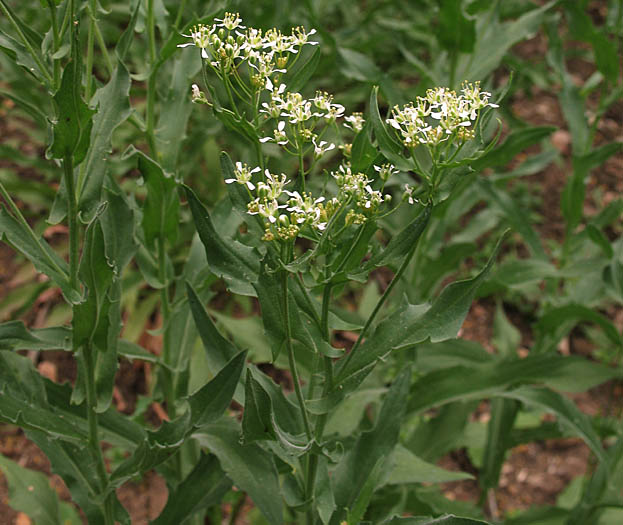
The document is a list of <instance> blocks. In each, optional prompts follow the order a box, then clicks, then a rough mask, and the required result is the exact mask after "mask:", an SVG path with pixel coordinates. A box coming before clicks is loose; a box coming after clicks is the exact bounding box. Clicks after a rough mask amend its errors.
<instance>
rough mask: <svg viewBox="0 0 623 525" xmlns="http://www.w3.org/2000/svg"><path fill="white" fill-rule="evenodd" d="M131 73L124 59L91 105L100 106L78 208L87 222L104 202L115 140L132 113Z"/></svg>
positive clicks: (87, 156)
mask: <svg viewBox="0 0 623 525" xmlns="http://www.w3.org/2000/svg"><path fill="white" fill-rule="evenodd" d="M129 94H130V75H129V73H128V70H127V69H126V67H125V66H124V65H123V63H122V62H118V63H117V66H116V67H115V70H114V71H113V74H112V77H111V78H110V80H109V81H108V84H106V85H105V86H103V87H101V88H99V89H98V90H97V91H96V92H95V95H94V96H93V99H92V101H91V104H92V105H93V106H94V107H95V108H97V114H96V115H95V116H94V117H93V128H92V130H91V138H90V146H89V150H88V152H87V154H86V159H85V161H86V164H85V168H84V173H85V175H86V177H85V180H84V184H83V186H82V188H81V191H80V193H79V197H78V209H79V210H80V213H81V218H82V220H83V221H84V222H89V221H91V220H92V218H93V215H94V213H95V211H96V210H97V208H98V206H99V205H100V200H101V192H102V185H103V183H104V177H105V176H106V172H107V170H108V166H109V161H110V158H109V157H110V154H111V153H112V144H111V139H112V135H113V132H114V131H115V129H116V128H117V127H118V126H119V125H120V124H121V123H123V122H124V121H125V120H126V119H127V118H128V117H129V116H130V114H131V112H132V110H131V108H130V100H129Z"/></svg>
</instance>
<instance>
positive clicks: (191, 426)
mask: <svg viewBox="0 0 623 525" xmlns="http://www.w3.org/2000/svg"><path fill="white" fill-rule="evenodd" d="M245 357H246V353H245V352H240V353H239V354H238V355H237V356H235V357H234V358H232V359H231V361H230V362H229V363H228V364H227V365H226V366H225V367H224V368H223V369H222V370H221V371H220V372H219V373H218V374H216V376H215V377H214V378H213V379H212V380H211V381H209V382H208V383H207V384H206V385H205V386H203V387H202V388H200V389H199V390H198V391H197V392H195V393H194V394H193V395H191V396H190V397H188V399H187V401H188V404H189V407H190V409H189V410H188V411H187V412H185V413H184V414H183V415H182V416H180V417H179V418H177V419H175V420H173V421H171V422H164V423H163V424H162V426H161V427H160V428H159V429H158V430H155V431H153V432H148V433H147V436H146V437H145V439H144V440H143V441H142V442H141V443H140V444H139V446H138V447H137V448H136V450H135V451H134V452H133V454H132V456H131V457H129V458H128V459H126V460H125V461H124V462H123V463H122V464H121V465H119V467H117V469H116V470H115V471H114V472H113V473H112V475H111V477H110V482H111V483H112V484H113V485H114V486H120V485H121V484H122V483H124V482H125V481H127V480H128V479H130V478H132V477H133V476H135V475H137V474H141V473H143V472H145V471H147V470H149V469H151V468H154V467H155V466H157V465H159V464H160V463H162V462H163V461H165V460H166V459H167V458H168V457H170V456H171V455H172V454H173V453H174V452H176V451H177V450H178V449H179V448H180V446H181V445H182V444H183V443H184V441H185V440H186V439H187V438H188V436H190V434H191V433H192V432H193V431H194V430H196V429H197V428H199V427H200V426H203V425H206V424H209V423H212V422H213V421H216V420H217V419H218V418H219V417H221V416H222V415H223V413H224V412H225V410H226V409H227V408H228V407H229V405H230V403H231V400H232V397H233V395H234V391H235V389H236V385H237V384H238V381H239V379H240V375H241V374H242V370H243V368H244V361H245Z"/></svg>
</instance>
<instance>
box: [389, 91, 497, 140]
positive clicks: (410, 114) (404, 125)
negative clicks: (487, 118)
mask: <svg viewBox="0 0 623 525" xmlns="http://www.w3.org/2000/svg"><path fill="white" fill-rule="evenodd" d="M490 97H491V93H488V92H486V91H481V90H480V83H479V82H475V83H473V84H471V83H468V82H464V83H463V88H462V89H461V94H460V95H457V93H456V91H452V90H450V89H447V88H444V87H438V88H435V89H429V90H428V91H427V92H426V96H425V97H417V100H416V102H415V104H414V103H409V104H407V105H405V106H403V107H402V108H401V107H399V106H395V107H394V109H393V110H392V117H391V118H389V119H387V123H388V124H390V125H391V126H392V127H394V128H395V129H397V130H398V131H399V132H400V135H401V137H402V141H403V143H404V145H405V146H406V147H408V148H414V147H415V146H417V145H418V144H427V145H432V146H436V145H438V144H439V143H441V142H444V141H446V140H448V139H450V138H451V137H456V138H458V140H459V141H461V142H464V141H466V140H469V139H472V138H473V137H474V130H473V129H470V127H471V125H472V123H473V122H475V121H476V120H477V119H478V115H479V113H480V110H481V109H483V108H485V107H487V106H489V107H492V108H497V107H498V106H497V104H493V103H491V102H489V98H490Z"/></svg>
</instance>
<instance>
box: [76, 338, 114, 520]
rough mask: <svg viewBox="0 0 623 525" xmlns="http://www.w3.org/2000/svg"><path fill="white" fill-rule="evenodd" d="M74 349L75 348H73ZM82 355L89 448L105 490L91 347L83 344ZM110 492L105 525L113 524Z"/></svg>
mask: <svg viewBox="0 0 623 525" xmlns="http://www.w3.org/2000/svg"><path fill="white" fill-rule="evenodd" d="M74 350H75V349H74ZM82 350H83V352H82V355H83V357H84V367H85V369H86V370H85V372H86V374H85V383H86V398H87V399H86V404H87V407H86V408H87V421H88V426H89V448H90V449H91V453H92V454H93V457H94V458H95V463H96V468H97V475H98V476H99V478H100V481H101V483H102V489H103V490H104V491H105V490H107V485H108V473H107V472H106V464H105V463H104V456H103V454H102V449H101V448H100V440H99V432H98V425H97V420H98V417H97V412H96V405H97V400H96V396H95V363H94V360H93V355H92V351H93V349H92V347H91V346H90V345H85V346H84V347H83V349H82ZM111 495H112V493H111V494H109V495H108V496H106V499H105V500H104V518H105V523H106V525H114V523H115V521H114V515H113V500H112V498H111Z"/></svg>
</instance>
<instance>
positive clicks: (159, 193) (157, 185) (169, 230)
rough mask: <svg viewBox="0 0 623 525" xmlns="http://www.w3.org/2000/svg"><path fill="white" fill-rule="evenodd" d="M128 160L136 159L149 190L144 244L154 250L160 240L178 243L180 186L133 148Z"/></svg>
mask: <svg viewBox="0 0 623 525" xmlns="http://www.w3.org/2000/svg"><path fill="white" fill-rule="evenodd" d="M125 156H126V157H127V156H136V158H137V165H138V169H139V171H140V172H141V174H142V175H143V178H144V180H145V185H146V186H147V198H146V199H145V204H144V205H143V232H144V233H145V242H146V243H147V244H148V245H149V246H154V244H155V242H156V240H157V239H160V238H162V239H166V240H167V241H169V242H170V243H173V242H175V239H176V238H177V223H178V213H179V205H180V204H179V203H180V201H179V196H178V194H177V182H175V179H174V178H173V176H172V175H169V174H166V173H165V172H164V170H163V169H162V167H161V166H160V165H159V164H158V163H157V162H155V161H154V160H153V159H151V158H149V157H148V156H147V155H145V154H144V153H143V152H142V151H139V150H137V149H136V148H134V147H133V146H132V147H131V148H130V149H129V150H128V153H127V154H126V155H125Z"/></svg>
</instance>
